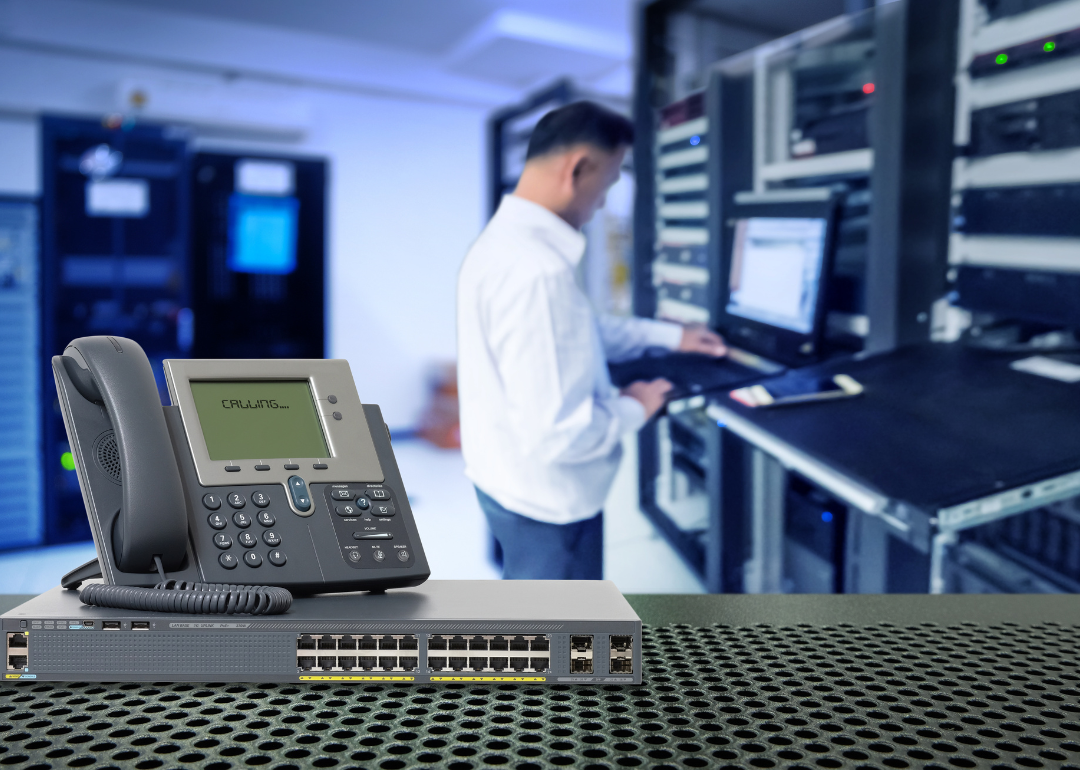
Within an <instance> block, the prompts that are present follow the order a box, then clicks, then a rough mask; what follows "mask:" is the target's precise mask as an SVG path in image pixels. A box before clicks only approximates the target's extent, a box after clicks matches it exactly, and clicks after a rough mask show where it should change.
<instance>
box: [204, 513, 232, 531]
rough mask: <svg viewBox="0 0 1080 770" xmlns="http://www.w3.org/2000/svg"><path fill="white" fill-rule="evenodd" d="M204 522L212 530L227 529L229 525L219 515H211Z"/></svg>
mask: <svg viewBox="0 0 1080 770" xmlns="http://www.w3.org/2000/svg"><path fill="white" fill-rule="evenodd" d="M206 521H207V522H208V523H209V524H210V526H211V527H213V528H214V529H225V527H227V526H228V524H229V522H228V520H227V519H226V518H225V517H224V516H222V515H221V514H220V513H211V514H210V516H209V517H208V518H207V519H206Z"/></svg>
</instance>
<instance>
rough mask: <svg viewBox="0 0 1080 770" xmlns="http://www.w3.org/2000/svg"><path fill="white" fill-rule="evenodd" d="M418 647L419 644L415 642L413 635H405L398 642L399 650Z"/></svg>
mask: <svg viewBox="0 0 1080 770" xmlns="http://www.w3.org/2000/svg"><path fill="white" fill-rule="evenodd" d="M419 648H420V645H419V644H418V643H417V641H416V637H415V636H406V637H405V638H404V639H402V640H401V641H399V642H398V649H399V650H417V649H419Z"/></svg>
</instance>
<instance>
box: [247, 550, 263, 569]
mask: <svg viewBox="0 0 1080 770" xmlns="http://www.w3.org/2000/svg"><path fill="white" fill-rule="evenodd" d="M244 564H246V565H248V566H249V567H258V566H259V565H260V564H262V557H261V556H259V554H257V553H255V552H254V551H245V552H244Z"/></svg>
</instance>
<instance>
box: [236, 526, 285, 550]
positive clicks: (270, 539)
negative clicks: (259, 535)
mask: <svg viewBox="0 0 1080 770" xmlns="http://www.w3.org/2000/svg"><path fill="white" fill-rule="evenodd" d="M244 534H247V533H244ZM263 542H264V543H266V544H267V545H268V546H270V547H271V548H276V547H277V546H279V545H281V538H280V537H278V533H277V532H275V531H274V530H272V529H270V530H267V531H266V532H263Z"/></svg>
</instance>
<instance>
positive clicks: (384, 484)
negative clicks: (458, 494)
mask: <svg viewBox="0 0 1080 770" xmlns="http://www.w3.org/2000/svg"><path fill="white" fill-rule="evenodd" d="M52 365H53V374H54V377H55V380H56V388H57V394H58V396H59V400H60V409H61V412H62V414H63V417H64V426H65V428H66V429H67V433H68V438H69V441H70V444H71V451H72V454H73V456H74V458H75V468H76V473H77V475H78V478H79V485H80V488H81V489H82V493H83V500H84V502H85V504H86V509H87V515H88V517H89V519H90V525H91V530H92V532H93V535H94V541H95V544H96V546H97V552H98V558H97V559H96V560H94V561H93V562H90V563H88V564H86V565H83V566H82V567H80V568H79V569H77V570H75V571H73V572H72V573H69V575H68V576H66V577H65V579H64V581H63V584H64V585H65V587H69V588H76V587H78V586H79V585H80V584H81V583H83V582H84V581H85V580H87V579H89V578H91V577H103V578H104V582H105V585H100V584H96V583H94V584H87V585H86V586H84V587H83V588H82V591H81V593H80V596H81V597H82V598H83V600H84V601H89V602H92V603H95V604H102V605H104V606H129V607H131V608H143V607H145V608H153V609H157V610H160V611H180V610H183V611H185V612H252V613H270V612H281V611H284V610H285V609H287V608H288V605H289V603H290V601H291V596H290V594H289V590H292V591H296V592H300V593H321V592H331V591H357V590H369V591H370V590H375V591H381V590H385V589H387V588H396V587H405V586H413V585H419V584H420V583H422V582H423V581H424V580H426V579H427V577H428V575H429V574H430V572H429V569H428V566H427V561H426V558H425V556H424V552H423V548H422V546H421V544H420V537H419V534H418V532H417V530H416V525H415V522H414V520H413V517H412V511H411V509H410V507H409V502H408V497H407V496H406V494H405V491H404V487H403V485H402V483H401V478H400V476H399V474H398V471H397V464H396V462H395V461H394V456H393V450H392V449H391V447H390V441H389V432H388V431H387V430H386V426H385V425H384V424H383V422H382V418H381V414H380V412H379V410H378V407H375V406H372V405H364V404H361V402H360V399H359V396H358V395H357V393H356V387H355V383H354V382H353V379H352V375H351V373H350V372H349V367H348V364H347V363H346V362H345V361H332V360H326V361H323V360H242V361H240V360H238V361H227V360H221V361H208V360H166V361H165V362H164V367H165V375H166V380H167V382H168V385H169V392H170V396H171V398H172V401H173V404H172V405H170V406H164V407H163V406H162V405H161V400H160V397H159V395H158V389H157V385H156V382H155V379H154V373H153V370H152V368H151V366H150V362H149V360H148V359H147V358H146V354H145V353H144V352H143V350H142V348H141V347H139V345H138V344H137V343H135V342H134V341H133V340H130V339H125V338H122V337H105V336H101V337H82V338H80V339H77V340H74V341H72V343H71V344H70V345H69V346H68V348H67V349H66V350H65V351H64V354H63V355H61V356H55V357H54V358H53V360H52ZM222 394H224V395H226V396H228V397H225V398H222V397H221V396H222ZM233 396H235V397H233ZM300 455H302V456H300ZM155 584H156V588H155V590H152V591H151V590H148V589H147V587H148V586H152V585H155ZM263 584H268V585H269V586H271V587H267V585H263ZM283 589H289V590H283Z"/></svg>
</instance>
